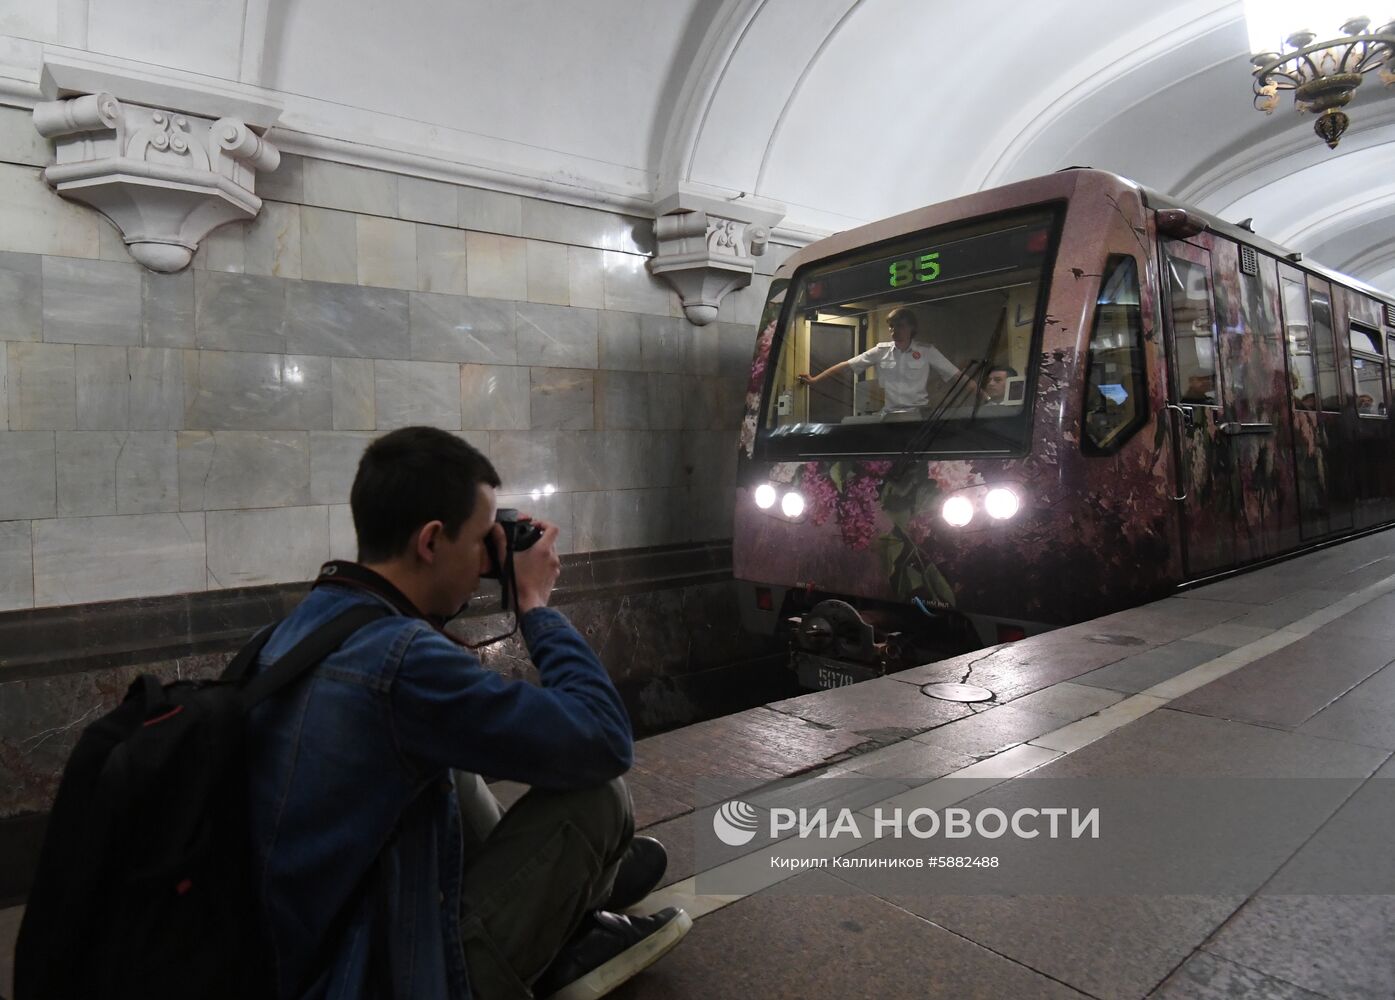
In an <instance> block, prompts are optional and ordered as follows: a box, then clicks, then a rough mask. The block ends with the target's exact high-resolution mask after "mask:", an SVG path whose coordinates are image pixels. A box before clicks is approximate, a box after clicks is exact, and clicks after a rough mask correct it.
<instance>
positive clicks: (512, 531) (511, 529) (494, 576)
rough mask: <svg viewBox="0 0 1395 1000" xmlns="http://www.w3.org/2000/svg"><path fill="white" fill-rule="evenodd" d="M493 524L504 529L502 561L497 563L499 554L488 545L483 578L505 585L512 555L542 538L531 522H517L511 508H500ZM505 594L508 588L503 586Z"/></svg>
mask: <svg viewBox="0 0 1395 1000" xmlns="http://www.w3.org/2000/svg"><path fill="white" fill-rule="evenodd" d="M494 523H495V524H498V525H499V526H500V527H501V528H503V529H504V554H503V558H504V561H503V562H502V563H501V562H500V561H499V552H498V551H497V550H496V549H495V547H494V546H493V545H492V544H491V545H489V546H488V549H489V572H488V573H485V574H484V576H485V577H486V578H487V579H490V580H499V581H501V582H503V583H504V584H506V585H507V584H508V582H509V581H508V577H509V575H510V574H509V570H510V568H511V567H512V566H513V554H514V553H515V552H522V551H523V550H524V549H530V548H532V547H533V545H534V544H536V543H537V540H538V539H539V538H541V537H542V529H541V528H539V527H538V526H537V525H536V524H534V523H533V522H532V521H521V520H519V518H518V511H517V510H515V509H514V508H512V507H503V508H501V509H500V510H499V512H498V513H497V514H495V515H494ZM507 593H508V588H507V586H505V594H507Z"/></svg>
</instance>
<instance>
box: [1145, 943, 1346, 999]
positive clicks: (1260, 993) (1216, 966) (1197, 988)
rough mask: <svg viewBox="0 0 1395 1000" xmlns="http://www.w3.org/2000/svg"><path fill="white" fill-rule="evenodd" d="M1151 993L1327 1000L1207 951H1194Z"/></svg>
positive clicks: (1179, 996) (1169, 996) (1160, 995)
mask: <svg viewBox="0 0 1395 1000" xmlns="http://www.w3.org/2000/svg"><path fill="white" fill-rule="evenodd" d="M1148 996H1149V1000H1247V998H1250V997H1255V998H1260V997H1262V998H1264V1000H1327V998H1326V997H1323V996H1322V995H1321V994H1318V993H1312V992H1310V991H1308V990H1305V989H1303V987H1301V986H1295V985H1294V984H1293V983H1286V982H1284V981H1283V980H1282V979H1275V978H1274V977H1273V976H1268V975H1265V974H1264V973H1263V972H1260V971H1258V970H1257V969H1250V968H1247V967H1246V966H1243V965H1239V964H1237V963H1235V962H1231V961H1229V960H1227V959H1224V958H1220V957H1218V956H1216V955H1212V954H1209V953H1207V952H1205V951H1198V952H1196V953H1195V954H1193V955H1192V957H1191V958H1189V959H1187V960H1186V962H1184V963H1183V964H1182V967H1181V968H1180V969H1178V970H1177V971H1176V972H1174V973H1173V974H1172V975H1170V976H1168V978H1167V982H1165V983H1163V984H1162V986H1160V987H1158V989H1157V990H1156V991H1155V992H1153V993H1150V994H1148Z"/></svg>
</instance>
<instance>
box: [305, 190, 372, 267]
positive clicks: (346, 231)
mask: <svg viewBox="0 0 1395 1000" xmlns="http://www.w3.org/2000/svg"><path fill="white" fill-rule="evenodd" d="M357 220H358V217H357V216H355V215H353V214H351V213H349V212H333V211H330V210H329V209H324V208H311V207H310V206H308V205H306V206H303V207H302V208H301V210H300V276H301V277H302V278H304V279H305V280H306V281H337V282H340V283H343V284H349V285H352V284H353V283H354V282H356V281H358V221H357Z"/></svg>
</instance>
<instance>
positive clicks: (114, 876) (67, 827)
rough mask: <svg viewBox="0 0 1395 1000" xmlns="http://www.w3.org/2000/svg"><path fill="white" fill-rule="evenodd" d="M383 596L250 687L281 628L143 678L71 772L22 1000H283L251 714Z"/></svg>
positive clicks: (18, 988) (58, 803)
mask: <svg viewBox="0 0 1395 1000" xmlns="http://www.w3.org/2000/svg"><path fill="white" fill-rule="evenodd" d="M386 614H388V610H387V609H386V608H385V607H383V606H382V605H380V604H378V603H377V602H374V603H373V604H364V605H356V606H355V607H353V608H352V609H350V610H349V611H347V612H345V613H344V614H342V615H340V616H339V617H338V618H336V619H334V620H333V621H330V622H327V623H326V624H324V625H323V626H321V627H320V628H319V629H317V630H316V631H315V632H313V633H311V634H310V635H309V636H307V637H306V638H305V639H304V640H302V641H301V642H300V643H298V644H297V645H296V646H295V647H294V648H293V649H292V650H290V651H289V652H288V653H286V654H285V655H284V656H283V657H281V658H280V659H279V660H277V661H276V663H275V664H274V665H273V666H271V667H269V668H267V669H266V670H263V671H261V672H260V673H258V674H257V675H256V676H255V677H253V678H252V679H251V680H250V681H249V680H248V679H247V673H248V670H249V668H250V667H251V665H252V664H253V663H254V662H255V661H256V657H257V654H258V653H260V651H261V649H262V646H263V645H265V643H266V641H267V639H268V638H269V637H270V635H271V632H272V628H273V627H274V626H269V627H267V628H265V629H263V630H262V631H261V632H260V633H258V634H257V635H256V636H255V637H254V638H253V639H252V640H251V641H250V642H249V643H248V644H247V645H246V646H244V647H243V649H242V650H241V651H240V652H239V653H238V654H237V656H236V657H235V658H234V659H233V661H232V662H231V663H230V664H229V665H228V667H227V669H226V670H224V671H223V674H222V676H221V677H220V678H219V679H218V680H216V681H175V682H173V683H170V684H161V683H160V682H159V681H158V680H156V679H155V678H154V677H152V676H150V675H148V674H145V675H142V676H140V677H138V678H137V679H136V680H135V682H134V683H133V684H132V685H131V687H130V690H129V691H127V693H126V697H125V700H123V701H122V703H121V704H120V705H119V706H117V707H116V708H115V709H113V710H112V711H111V712H109V713H108V714H106V715H104V716H103V717H102V718H100V719H98V720H97V721H96V722H93V723H92V724H91V725H89V726H88V727H87V728H86V729H85V730H83V733H82V736H81V737H80V738H79V739H78V742H77V746H76V747H75V748H74V750H73V754H72V756H71V757H70V758H69V759H68V763H67V766H66V767H65V768H64V770H63V778H62V781H61V782H60V783H59V786H58V796H57V798H56V799H55V801H54V804H53V811H52V812H51V813H50V815H49V822H48V829H47V833H46V834H45V837H44V844H43V848H42V850H41V852H40V855H39V866H38V871H37V873H36V875H35V879H34V884H33V887H32V888H31V890H30V892H29V898H28V904H27V908H26V909H25V912H24V920H23V923H22V924H21V925H20V930H19V939H18V941H17V943H16V947H15V967H14V974H15V979H14V984H15V998H16V1000H109V998H110V1000H126V998H130V1000H137V998H139V1000H176V998H178V1000H185V998H195V997H197V998H200V1000H204V998H206V1000H249V998H250V1000H255V998H259V997H270V996H273V995H274V994H275V990H274V988H273V986H272V979H271V974H270V969H269V962H268V961H267V959H266V956H265V954H264V952H265V945H264V942H263V938H262V933H263V932H262V928H261V922H260V919H259V917H258V914H257V902H256V898H255V894H254V890H253V882H252V870H251V869H252V866H251V845H250V830H249V825H248V818H247V776H246V769H245V763H246V761H245V758H246V754H245V746H246V734H245V730H246V725H245V722H246V717H247V712H248V711H249V710H250V709H251V708H252V706H253V705H256V704H257V703H258V702H260V701H262V700H263V699H265V698H269V697H271V696H272V695H274V694H276V693H277V692H278V691H280V690H281V689H283V688H285V687H286V686H287V685H289V684H292V683H294V682H295V681H296V680H297V679H298V678H300V677H301V676H302V675H304V674H305V673H306V672H307V671H309V670H310V669H311V668H312V667H314V666H315V664H317V663H319V662H320V661H321V660H322V659H324V658H325V657H326V656H328V655H329V654H330V653H332V652H334V650H335V649H337V648H338V647H339V646H340V644H342V643H343V642H344V640H345V639H347V638H348V637H349V636H350V635H352V634H353V633H354V632H356V631H357V630H358V629H359V628H361V627H362V626H364V625H366V624H368V622H370V621H372V620H374V619H376V618H379V617H381V616H383V615H386Z"/></svg>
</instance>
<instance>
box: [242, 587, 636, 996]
mask: <svg viewBox="0 0 1395 1000" xmlns="http://www.w3.org/2000/svg"><path fill="white" fill-rule="evenodd" d="M357 570H358V573H359V574H361V575H362V574H366V573H367V574H369V575H371V576H372V577H374V578H375V579H377V580H380V581H381V585H382V586H381V588H375V591H376V592H369V591H366V590H364V589H361V588H357V587H351V586H347V585H344V584H338V583H333V582H330V583H326V582H324V580H325V578H323V577H322V578H321V582H320V584H318V585H317V586H316V587H315V589H314V590H312V591H311V592H310V594H309V595H308V596H307V597H306V598H305V600H304V601H302V602H301V603H300V605H298V606H297V607H296V608H295V610H294V611H292V613H291V614H290V616H289V617H287V618H286V619H285V621H283V622H282V623H281V624H280V625H279V626H278V627H277V628H276V630H275V632H274V633H273V634H272V636H271V638H270V639H269V640H268V642H267V644H266V646H265V648H264V649H263V651H262V654H261V657H260V659H259V661H258V662H259V664H261V665H265V664H267V663H270V662H273V661H274V660H275V659H276V658H277V657H278V656H280V655H282V654H283V653H285V652H286V651H287V650H289V649H290V648H291V647H292V646H293V645H295V643H297V642H298V641H299V640H300V639H301V638H303V637H304V636H305V635H307V634H309V633H310V632H311V631H312V630H314V629H315V628H316V627H318V626H319V625H321V624H323V623H324V622H326V621H329V620H330V619H331V618H334V617H337V616H338V615H339V614H341V613H343V611H345V610H346V609H347V608H349V607H351V606H352V605H354V604H355V603H359V602H364V601H379V600H381V601H383V602H384V603H386V604H387V605H388V606H389V607H390V608H391V609H392V612H393V613H392V614H391V615H389V616H387V617H384V618H380V619H378V620H376V621H374V622H371V623H370V624H368V625H366V626H364V627H363V628H362V629H360V630H359V631H358V632H357V633H355V634H354V635H353V636H351V637H350V638H349V639H348V640H347V641H346V642H345V643H344V644H343V645H342V646H341V647H340V648H339V650H338V651H337V652H335V653H333V654H331V655H330V656H329V657H327V658H326V659H325V660H324V661H322V662H321V663H320V665H319V666H318V667H316V668H315V669H314V670H313V671H312V673H311V674H310V676H309V677H308V678H305V679H303V680H301V681H300V682H299V683H297V684H296V685H294V686H293V687H292V688H290V689H289V690H287V691H285V692H282V693H281V694H279V695H277V696H276V697H274V698H272V699H270V700H269V701H267V702H264V703H262V704H261V705H259V706H257V708H256V709H254V711H253V712H252V715H251V717H250V719H249V722H248V736H249V743H250V746H249V754H248V766H249V790H250V809H251V820H252V823H251V825H252V836H253V855H254V865H255V867H254V872H255V875H256V878H257V879H258V886H257V888H258V891H259V896H260V900H261V905H262V912H263V925H264V927H265V929H266V932H267V935H268V943H269V946H270V948H271V954H272V956H273V961H274V968H275V975H276V983H277V995H278V996H279V997H282V998H289V997H294V996H297V995H300V996H304V997H306V998H314V1000H320V998H326V1000H349V998H355V1000H357V998H364V997H378V996H381V995H382V994H383V990H382V989H381V988H380V986H379V984H381V983H382V982H383V976H382V974H381V971H380V970H382V968H383V967H384V966H386V969H387V970H388V972H389V974H390V976H391V983H392V990H391V995H392V996H393V997H412V998H419V1000H465V998H467V997H469V995H470V990H469V984H468V980H467V976H466V970H465V962H464V957H463V954H462V951H461V947H460V941H459V936H460V935H459V927H460V913H459V908H460V880H461V869H462V863H463V858H462V840H461V832H460V827H459V818H458V815H457V812H456V805H455V790H454V785H453V783H452V782H451V779H450V771H449V769H450V768H459V769H461V770H466V771H473V772H477V773H480V774H484V775H487V776H489V777H493V778H508V779H512V780H515V781H520V782H525V783H527V784H530V785H536V786H539V787H543V788H556V789H570V788H579V787H587V786H590V785H594V784H598V783H600V782H603V781H607V780H609V779H611V778H614V777H616V776H618V775H620V774H623V773H624V772H625V771H627V770H628V769H629V767H630V764H631V762H632V760H633V755H634V742H633V736H632V733H631V730H630V722H629V718H628V716H627V714H626V712H625V708H624V705H623V704H622V703H621V701H620V696H619V695H618V694H617V692H616V690H615V687H614V685H613V684H612V683H611V681H610V678H609V677H608V676H607V674H606V672H605V668H604V667H603V666H602V665H601V663H600V661H599V660H598V659H597V658H596V655H595V653H594V652H592V650H591V649H590V647H589V646H588V645H587V644H586V641H585V640H584V639H583V638H582V637H581V635H580V633H578V632H577V631H576V629H575V628H573V627H572V625H571V624H570V623H569V622H568V621H567V619H566V618H565V617H563V616H562V615H561V614H560V613H559V612H557V611H554V610H551V609H549V608H536V609H534V610H532V611H529V612H528V613H527V614H525V615H524V616H523V618H522V621H521V622H520V626H521V630H522V633H523V638H524V640H525V642H526V643H527V645H528V650H529V653H530V655H531V657H532V660H533V663H534V664H535V665H536V666H537V668H538V672H539V674H540V676H541V680H542V686H541V687H538V686H535V685H533V684H529V683H527V682H524V681H519V680H510V679H507V678H505V677H503V676H501V675H499V674H497V673H495V672H493V671H490V670H487V669H485V668H484V667H483V666H482V665H481V663H480V661H479V660H478V659H477V658H476V657H475V656H474V655H473V654H472V653H471V652H470V651H469V650H468V649H465V648H462V647H461V646H460V645H458V644H457V643H456V642H455V641H454V640H452V639H451V638H449V637H448V636H446V635H445V634H443V633H442V632H441V631H439V630H438V629H437V628H436V627H435V626H434V625H432V624H431V623H430V622H428V621H426V620H424V619H423V618H422V617H420V616H418V615H417V614H416V612H415V609H413V608H412V607H411V604H410V602H408V601H407V600H406V598H405V597H402V595H401V594H400V592H399V591H397V590H396V588H394V587H392V585H391V584H389V583H388V582H387V581H386V580H382V578H380V577H377V576H376V574H371V573H369V571H366V570H363V569H362V568H361V567H360V568H357ZM380 852H381V859H380V865H379V870H378V871H377V872H376V873H374V877H373V878H372V879H370V880H365V878H364V875H365V873H366V872H368V871H369V869H370V868H371V867H372V865H373V861H374V859H375V858H377V857H379V855H380ZM360 884H364V885H367V886H368V888H367V889H365V890H364V891H356V890H357V889H358V887H359V886H360ZM354 900H357V903H356V905H353V906H349V905H347V904H349V903H350V902H351V901H354ZM341 911H343V912H342V914H341ZM331 928H342V929H343V931H342V934H340V935H338V937H339V940H338V941H330V940H328V938H329V937H330V933H329V932H330V931H331ZM375 949H376V951H377V954H378V955H379V956H381V955H382V954H383V953H384V952H385V953H386V956H385V957H386V961H385V962H384V961H381V960H378V959H375V961H377V963H378V964H377V970H379V971H378V972H376V973H375V972H370V952H372V951H374V950H375Z"/></svg>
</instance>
